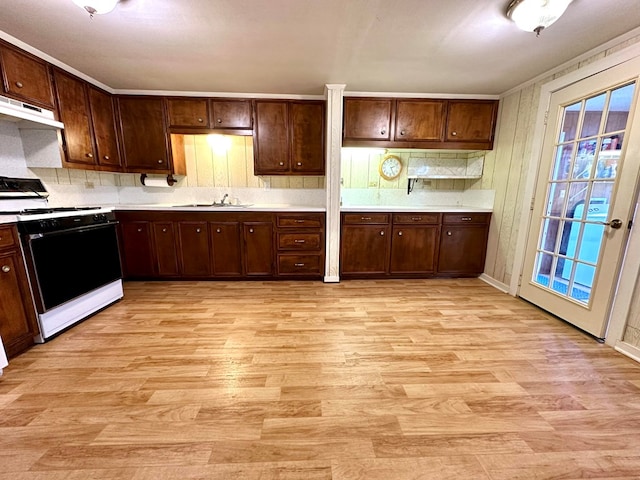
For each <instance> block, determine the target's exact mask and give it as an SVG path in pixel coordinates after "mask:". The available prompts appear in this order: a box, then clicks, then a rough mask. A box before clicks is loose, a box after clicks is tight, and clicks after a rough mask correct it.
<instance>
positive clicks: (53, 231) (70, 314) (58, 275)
mask: <svg viewBox="0 0 640 480" xmlns="http://www.w3.org/2000/svg"><path fill="white" fill-rule="evenodd" d="M21 180H25V181H24V182H22V181H21ZM34 181H37V182H40V181H39V180H37V179H6V178H4V179H3V178H2V177H0V190H2V189H3V188H4V189H8V188H9V189H12V190H13V191H15V190H16V189H20V190H22V193H24V194H25V195H27V196H28V197H31V195H28V192H31V193H36V194H37V195H36V196H37V199H38V200H42V197H44V196H45V195H44V193H45V192H44V186H43V185H42V184H41V183H40V185H37V184H34ZM3 183H4V187H3ZM27 184H28V185H29V187H30V188H27ZM7 185H8V187H7ZM36 187H37V188H36ZM1 195H2V192H0V196H1ZM14 200H15V198H14ZM2 213H5V214H6V213H8V212H7V211H3V212H2ZM13 213H15V214H16V215H17V217H16V218H17V221H18V223H17V227H18V232H19V235H20V243H21V245H22V249H23V253H24V259H25V264H26V267H27V275H28V277H29V285H30V287H31V293H32V297H33V301H34V305H35V309H36V313H37V318H38V325H39V329H40V333H39V335H38V336H37V337H36V342H39V343H43V342H45V341H47V340H48V339H50V338H52V337H53V336H54V335H56V334H58V333H60V332H61V331H63V330H65V329H67V328H69V327H71V326H73V325H74V324H76V323H78V322H80V321H82V320H84V319H85V318H87V317H88V316H90V315H92V314H93V313H95V312H97V311H98V310H101V309H102V308H104V307H106V306H108V305H110V304H112V303H113V302H116V301H118V300H119V299H121V298H122V297H123V289H122V268H121V265H120V254H119V250H118V235H117V221H116V219H115V214H114V213H113V212H112V211H111V210H110V209H107V208H102V207H57V208H50V207H47V206H43V205H40V206H39V207H37V208H24V209H21V210H18V211H14V212H13Z"/></svg>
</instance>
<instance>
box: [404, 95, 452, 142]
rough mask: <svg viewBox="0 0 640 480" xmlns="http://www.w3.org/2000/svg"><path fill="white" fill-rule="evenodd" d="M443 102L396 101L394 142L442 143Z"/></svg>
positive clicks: (444, 104) (444, 103) (444, 105)
mask: <svg viewBox="0 0 640 480" xmlns="http://www.w3.org/2000/svg"><path fill="white" fill-rule="evenodd" d="M445 107H446V102H445V101H444V100H397V102H396V129H395V140H396V141H438V142H439V141H442V139H443V137H444V121H445V111H446V110H445Z"/></svg>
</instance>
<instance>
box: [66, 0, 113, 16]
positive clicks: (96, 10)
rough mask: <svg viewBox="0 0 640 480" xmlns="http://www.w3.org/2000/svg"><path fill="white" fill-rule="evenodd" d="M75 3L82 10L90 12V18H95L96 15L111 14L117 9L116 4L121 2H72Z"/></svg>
mask: <svg viewBox="0 0 640 480" xmlns="http://www.w3.org/2000/svg"><path fill="white" fill-rule="evenodd" d="M72 1H73V3H75V4H76V5H78V6H79V7H80V8H82V9H84V10H86V11H87V12H89V16H90V17H91V18H93V16H94V15H95V14H98V15H102V14H104V13H109V12H111V11H112V10H113V9H114V8H116V4H117V3H118V2H119V1H120V0H72Z"/></svg>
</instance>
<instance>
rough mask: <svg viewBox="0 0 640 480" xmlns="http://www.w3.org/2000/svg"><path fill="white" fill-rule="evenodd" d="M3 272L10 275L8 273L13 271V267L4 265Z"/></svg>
mask: <svg viewBox="0 0 640 480" xmlns="http://www.w3.org/2000/svg"><path fill="white" fill-rule="evenodd" d="M2 271H3V272H4V273H8V272H10V271H11V267H10V266H9V265H3V266H2Z"/></svg>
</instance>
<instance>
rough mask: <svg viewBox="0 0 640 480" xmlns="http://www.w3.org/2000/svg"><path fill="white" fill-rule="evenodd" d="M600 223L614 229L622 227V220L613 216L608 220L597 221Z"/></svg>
mask: <svg viewBox="0 0 640 480" xmlns="http://www.w3.org/2000/svg"><path fill="white" fill-rule="evenodd" d="M599 223H600V224H601V225H606V226H607V227H611V228H615V229H616V230H617V229H619V228H621V227H622V220H620V219H619V218H614V219H613V220H611V221H610V222H599Z"/></svg>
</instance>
